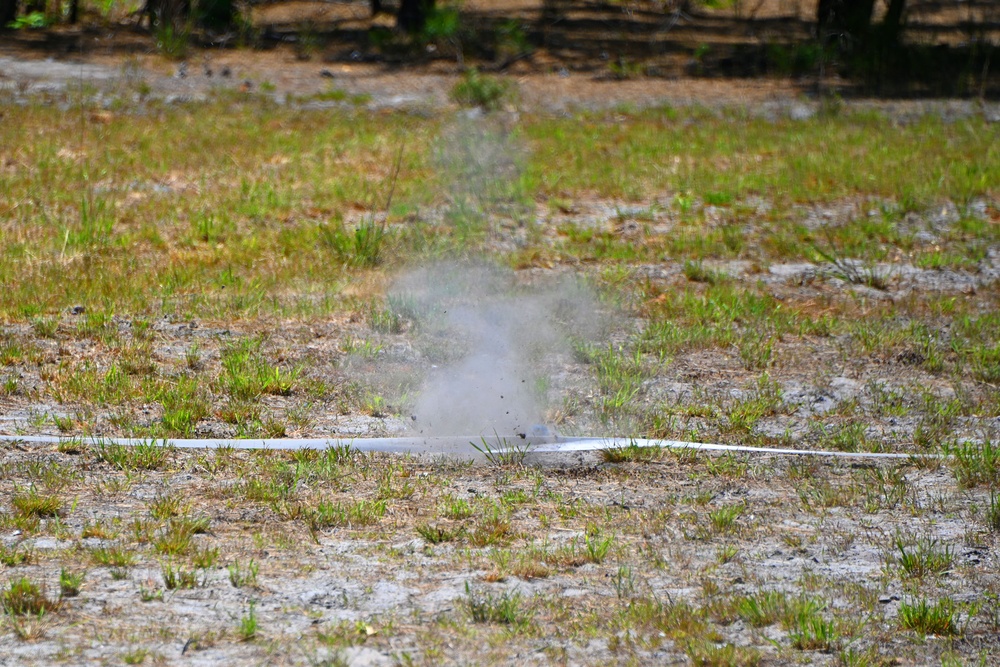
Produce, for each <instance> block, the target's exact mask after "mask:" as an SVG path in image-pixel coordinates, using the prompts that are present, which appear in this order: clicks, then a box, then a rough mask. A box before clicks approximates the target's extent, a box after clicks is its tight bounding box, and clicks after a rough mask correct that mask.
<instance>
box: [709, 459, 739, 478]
mask: <svg viewBox="0 0 1000 667" xmlns="http://www.w3.org/2000/svg"><path fill="white" fill-rule="evenodd" d="M705 468H706V469H707V470H708V474H709V475H711V476H712V477H725V478H728V479H739V478H740V477H743V476H744V475H745V474H746V472H747V468H748V463H747V459H746V458H743V457H739V456H736V455H735V454H731V453H730V454H723V455H722V456H709V457H708V458H706V459H705Z"/></svg>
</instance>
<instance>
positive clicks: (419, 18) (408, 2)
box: [396, 0, 434, 33]
mask: <svg viewBox="0 0 1000 667" xmlns="http://www.w3.org/2000/svg"><path fill="white" fill-rule="evenodd" d="M433 9H434V0H402V2H401V3H400V4H399V13H398V14H396V25H397V26H398V27H399V28H400V29H401V30H405V31H406V32H409V33H415V32H420V31H421V30H423V29H424V25H425V24H426V23H427V16H428V15H429V14H430V13H431V11H432V10H433Z"/></svg>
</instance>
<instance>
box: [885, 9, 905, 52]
mask: <svg viewBox="0 0 1000 667" xmlns="http://www.w3.org/2000/svg"><path fill="white" fill-rule="evenodd" d="M905 10H906V0H889V9H888V11H886V13H885V18H884V19H882V46H884V47H893V46H896V44H897V43H898V42H899V32H900V30H901V29H902V27H903V12H904V11H905Z"/></svg>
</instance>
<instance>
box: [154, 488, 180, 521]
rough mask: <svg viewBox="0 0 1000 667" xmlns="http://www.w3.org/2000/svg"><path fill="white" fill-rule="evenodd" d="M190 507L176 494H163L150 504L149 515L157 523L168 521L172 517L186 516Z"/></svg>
mask: <svg viewBox="0 0 1000 667" xmlns="http://www.w3.org/2000/svg"><path fill="white" fill-rule="evenodd" d="M187 508H188V505H187V504H185V502H184V500H183V498H181V496H180V495H178V494H175V493H170V492H167V493H163V494H160V495H158V496H156V498H154V499H153V500H152V501H151V502H150V503H149V515H150V516H151V517H153V518H154V519H156V520H157V521H166V520H167V519H170V518H171V517H175V516H178V515H180V514H184V513H185V512H186V511H187Z"/></svg>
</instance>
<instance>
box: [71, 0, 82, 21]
mask: <svg viewBox="0 0 1000 667" xmlns="http://www.w3.org/2000/svg"><path fill="white" fill-rule="evenodd" d="M79 20H80V0H70V3H69V23H70V25H76V22H77V21H79Z"/></svg>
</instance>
